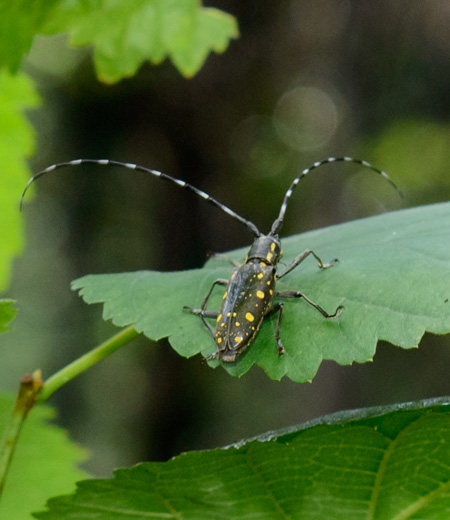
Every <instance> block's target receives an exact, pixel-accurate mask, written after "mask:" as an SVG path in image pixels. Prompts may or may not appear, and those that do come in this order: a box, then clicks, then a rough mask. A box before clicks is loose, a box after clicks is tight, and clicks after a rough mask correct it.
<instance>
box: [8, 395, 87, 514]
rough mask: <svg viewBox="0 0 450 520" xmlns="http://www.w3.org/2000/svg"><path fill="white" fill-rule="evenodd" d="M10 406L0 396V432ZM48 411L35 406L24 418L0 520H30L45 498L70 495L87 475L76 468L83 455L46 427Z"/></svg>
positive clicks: (59, 433)
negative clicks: (77, 481)
mask: <svg viewBox="0 0 450 520" xmlns="http://www.w3.org/2000/svg"><path fill="white" fill-rule="evenodd" d="M13 404H14V396H12V395H7V394H0V432H2V431H3V429H4V428H5V425H6V421H7V420H8V418H9V415H10V413H11V410H12V408H13ZM54 416H55V413H54V411H53V409H52V408H50V407H48V406H45V405H43V406H37V407H35V408H33V410H32V411H31V412H30V414H29V415H28V418H27V420H26V422H25V425H24V427H23V430H22V434H21V437H20V441H19V445H18V447H17V449H16V453H15V456H14V459H13V463H12V466H11V469H10V472H9V475H8V479H7V481H6V485H5V489H4V491H3V496H2V499H1V501H0V518H4V519H5V520H6V519H8V520H26V519H28V518H29V519H31V518H32V516H31V513H32V512H33V511H36V510H37V509H42V507H43V506H44V504H45V501H46V500H47V498H48V497H49V496H52V495H55V494H60V493H68V492H70V491H72V489H73V487H74V482H75V481H76V480H78V479H80V478H86V477H87V474H86V473H85V472H82V471H81V470H79V469H77V468H76V465H77V464H78V463H80V462H82V461H83V460H84V459H85V458H86V455H85V453H84V451H83V450H81V448H79V447H78V446H76V445H75V444H73V443H71V442H69V440H68V438H67V436H66V434H65V433H64V432H63V431H62V430H61V429H60V428H57V427H56V426H54V425H52V424H50V423H49V420H50V419H52V418H53V417H54Z"/></svg>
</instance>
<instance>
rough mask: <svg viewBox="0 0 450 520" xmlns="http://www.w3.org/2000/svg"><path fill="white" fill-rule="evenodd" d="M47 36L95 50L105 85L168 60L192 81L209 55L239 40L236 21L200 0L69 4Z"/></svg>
mask: <svg viewBox="0 0 450 520" xmlns="http://www.w3.org/2000/svg"><path fill="white" fill-rule="evenodd" d="M45 32H46V34H54V33H59V32H67V33H69V34H70V42H71V44H72V45H74V46H86V45H92V46H93V50H94V62H95V66H96V69H97V72H98V75H99V77H100V78H102V79H103V80H104V81H106V82H115V81H119V80H120V79H121V78H123V77H129V76H132V75H133V74H135V72H136V71H137V69H138V68H139V67H140V66H141V64H142V63H143V62H144V61H146V60H149V61H150V62H152V63H160V62H161V61H162V60H163V59H165V58H166V57H168V58H170V59H171V60H172V62H173V63H174V64H175V66H176V67H177V68H178V70H179V71H180V72H181V74H183V75H184V76H186V77H192V76H193V75H194V74H195V73H196V72H197V71H198V70H199V69H200V68H201V67H202V65H203V63H204V62H205V60H206V58H207V57H208V55H209V53H210V52H212V51H215V52H218V53H219V52H224V51H225V50H226V48H227V47H228V44H229V42H230V40H231V39H232V38H237V37H238V28H237V23H236V20H235V19H234V18H233V17H232V16H231V15H229V14H227V13H225V12H222V11H219V10H217V9H212V8H204V7H202V6H201V4H200V2H198V0H153V1H148V0H138V1H134V2H129V1H128V0H114V1H112V2H111V1H108V2H106V1H105V0H100V1H96V2H93V1H86V2H73V1H72V0H66V1H63V2H61V4H60V5H59V6H58V7H57V8H56V9H55V10H54V11H53V13H52V16H51V17H50V18H49V20H48V24H47V26H46V28H45Z"/></svg>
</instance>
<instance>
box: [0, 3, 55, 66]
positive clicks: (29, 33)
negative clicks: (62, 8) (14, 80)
mask: <svg viewBox="0 0 450 520" xmlns="http://www.w3.org/2000/svg"><path fill="white" fill-rule="evenodd" d="M56 1H57V0H16V1H14V2H11V1H10V0H0V13H1V16H0V68H3V67H5V68H8V69H9V71H10V72H13V73H14V72H17V70H18V69H19V66H20V63H21V61H22V57H23V55H24V53H26V52H28V51H29V49H30V47H31V42H32V40H33V36H34V35H35V34H36V32H37V31H38V30H39V28H40V27H41V24H42V23H43V21H44V20H45V18H46V16H47V14H48V12H49V11H50V9H51V8H52V7H53V4H55V2H56Z"/></svg>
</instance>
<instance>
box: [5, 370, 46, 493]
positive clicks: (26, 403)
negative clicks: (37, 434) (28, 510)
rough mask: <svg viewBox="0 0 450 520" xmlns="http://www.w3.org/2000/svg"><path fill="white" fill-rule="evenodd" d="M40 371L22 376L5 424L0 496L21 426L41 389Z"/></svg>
mask: <svg viewBox="0 0 450 520" xmlns="http://www.w3.org/2000/svg"><path fill="white" fill-rule="evenodd" d="M42 384H43V383H42V378H41V371H40V370H36V372H35V373H34V374H32V375H26V376H24V377H22V379H21V381H20V388H19V392H18V394H17V398H16V402H15V403H14V408H13V411H12V413H11V416H10V419H9V421H8V423H7V425H6V429H5V434H4V437H3V441H2V444H1V451H0V497H1V495H2V493H3V488H4V486H5V481H6V476H7V474H8V470H9V467H10V465H11V461H12V458H13V455H14V451H15V449H16V446H17V442H18V440H19V436H20V432H21V430H22V426H23V424H24V422H25V419H26V418H27V415H28V412H29V411H30V410H31V408H33V406H34V405H35V403H36V397H37V395H38V394H39V392H40V390H41V389H42Z"/></svg>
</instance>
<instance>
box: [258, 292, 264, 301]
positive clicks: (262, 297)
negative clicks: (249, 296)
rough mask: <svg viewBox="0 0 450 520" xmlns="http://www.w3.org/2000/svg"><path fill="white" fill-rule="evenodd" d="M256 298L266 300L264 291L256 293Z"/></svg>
mask: <svg viewBox="0 0 450 520" xmlns="http://www.w3.org/2000/svg"><path fill="white" fill-rule="evenodd" d="M256 296H257V297H258V298H260V299H261V300H263V299H264V293H263V292H262V291H256Z"/></svg>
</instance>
